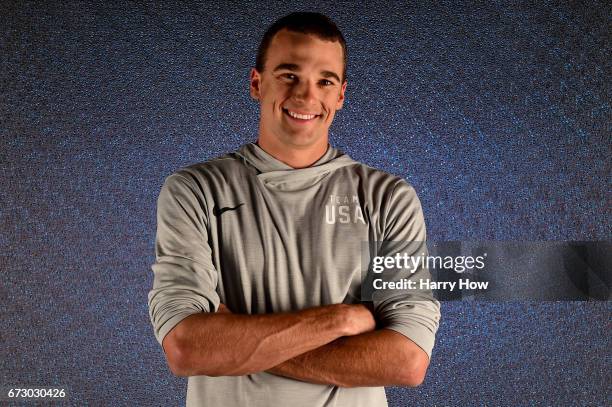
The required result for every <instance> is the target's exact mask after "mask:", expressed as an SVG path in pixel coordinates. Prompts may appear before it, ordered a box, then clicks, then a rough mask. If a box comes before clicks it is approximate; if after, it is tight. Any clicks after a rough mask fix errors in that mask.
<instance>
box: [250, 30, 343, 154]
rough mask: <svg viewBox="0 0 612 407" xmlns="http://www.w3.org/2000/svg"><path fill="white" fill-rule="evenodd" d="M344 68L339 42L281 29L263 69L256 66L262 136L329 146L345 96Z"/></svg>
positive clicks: (279, 143)
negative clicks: (333, 123) (330, 132)
mask: <svg viewBox="0 0 612 407" xmlns="http://www.w3.org/2000/svg"><path fill="white" fill-rule="evenodd" d="M343 68H344V60H343V52H342V46H341V45H340V43H339V42H330V41H323V40H321V39H319V38H317V37H315V36H313V35H306V34H300V33H295V32H291V31H288V30H281V31H279V32H278V33H277V34H276V35H275V36H274V37H273V38H272V41H271V42H270V46H269V48H268V50H267V54H266V61H265V67H264V72H262V73H260V72H258V71H257V70H256V69H252V70H251V96H252V97H253V98H255V99H257V100H259V103H260V108H261V117H260V124H259V140H260V142H264V143H267V144H269V145H270V144H273V145H274V146H275V147H277V148H282V147H288V148H308V147H316V146H325V148H326V147H327V142H328V130H329V126H330V125H331V123H332V121H333V119H334V115H335V114H336V110H339V109H341V108H342V103H343V102H344V91H345V89H346V81H344V83H342V82H341V78H342V73H343Z"/></svg>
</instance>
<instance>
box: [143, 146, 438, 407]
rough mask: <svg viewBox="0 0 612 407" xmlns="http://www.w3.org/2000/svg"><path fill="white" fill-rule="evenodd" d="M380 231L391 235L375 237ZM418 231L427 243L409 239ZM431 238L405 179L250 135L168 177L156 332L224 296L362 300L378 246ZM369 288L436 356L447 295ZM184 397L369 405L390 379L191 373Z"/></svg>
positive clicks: (382, 312) (273, 301)
mask: <svg viewBox="0 0 612 407" xmlns="http://www.w3.org/2000/svg"><path fill="white" fill-rule="evenodd" d="M382 241H391V242H392V243H391V244H387V245H381V244H378V243H374V244H372V243H373V242H382ZM364 242H365V246H364ZM368 242H369V243H368ZM414 242H420V243H418V244H417V245H416V246H414V247H416V248H411V244H412V245H414V244H415V243H414ZM424 242H425V223H424V220H423V214H422V210H421V205H420V202H419V200H418V198H417V195H416V193H415V191H414V189H413V188H412V187H411V186H410V185H409V184H407V183H406V182H405V181H404V180H403V179H401V178H398V177H396V176H393V175H390V174H388V173H385V172H383V171H380V170H376V169H373V168H371V167H368V166H366V165H364V164H361V163H358V162H356V161H354V160H352V159H351V158H350V157H349V156H348V155H346V154H344V153H342V152H341V151H339V150H337V149H335V148H333V147H331V146H328V149H327V152H326V153H325V154H324V155H323V157H321V158H320V159H319V160H318V161H317V162H316V163H315V164H313V165H312V166H310V167H308V168H303V169H294V168H291V167H290V166H288V165H286V164H284V163H282V162H281V161H279V160H277V159H276V158H274V157H272V156H271V155H269V154H268V153H266V152H265V151H264V150H263V149H261V148H260V147H259V146H258V145H256V144H247V145H244V146H243V147H241V148H240V149H239V150H238V151H237V152H235V153H231V154H227V155H225V156H222V157H219V158H217V159H214V160H211V161H208V162H205V163H199V164H195V165H191V166H189V167H186V168H183V169H181V170H179V171H177V172H175V173H174V174H172V175H170V176H169V177H167V178H166V180H165V182H164V185H163V187H162V189H161V192H160V195H159V199H158V207H157V236H156V245H155V250H156V262H155V264H154V265H153V266H152V269H153V273H154V283H153V289H152V290H151V291H150V293H149V296H148V301H149V314H150V317H151V322H152V324H153V327H154V332H155V336H156V338H157V340H158V342H159V343H160V344H161V343H162V341H163V339H164V337H165V336H166V334H167V333H168V332H169V331H170V330H171V329H172V328H173V327H174V326H175V325H176V324H178V323H179V322H180V321H181V320H183V319H184V318H185V317H187V316H189V315H191V314H194V313H200V312H215V311H217V309H218V307H219V303H223V304H226V305H227V306H228V307H229V308H230V309H231V310H232V312H235V313H242V314H262V313H275V312H286V311H297V310H301V309H304V308H308V307H314V306H320V305H328V304H335V303H349V304H352V303H359V302H360V301H361V300H362V296H361V293H362V284H364V282H363V281H364V280H363V278H362V275H363V274H364V273H362V270H363V269H364V268H365V269H367V267H368V261H369V259H370V258H371V257H372V256H373V255H378V256H392V255H394V253H397V252H401V251H402V250H404V251H405V250H408V249H409V250H411V251H414V252H416V251H418V252H419V253H420V252H423V251H426V246H425V243H424ZM364 247H365V248H366V250H365V251H366V252H367V253H364V250H363V249H364ZM371 247H373V248H374V249H372V251H374V252H375V253H371V252H370V250H368V248H371ZM364 259H365V260H364ZM364 264H365V266H364ZM395 271H396V273H395V274H393V277H390V278H393V279H395V278H397V279H400V278H412V279H422V278H428V276H429V272H428V270H427V269H423V268H421V269H419V270H418V271H417V272H416V273H410V272H405V273H403V272H402V271H401V270H400V271H398V270H395ZM368 299H372V300H373V305H374V312H375V317H376V320H377V323H378V324H379V326H380V327H381V329H391V330H394V331H396V332H399V333H400V334H402V335H404V336H406V337H407V338H409V339H411V340H412V341H414V342H415V343H416V344H417V345H418V346H420V347H421V348H422V349H423V350H425V352H427V354H428V355H429V356H431V351H432V348H433V345H434V337H435V333H436V331H437V329H438V322H439V317H440V305H439V303H438V302H437V301H436V300H435V299H434V298H433V296H432V295H431V292H430V291H422V292H418V293H409V292H406V291H398V290H379V291H377V292H375V293H374V294H373V296H372V298H368ZM228 346H231V344H228ZM187 405H188V406H207V407H208V406H255V407H257V406H266V407H267V406H287V405H291V406H292V407H299V406H307V407H318V406H336V407H341V406H347V407H348V406H350V407H359V406H364V407H365V406H368V407H372V406H386V405H387V401H386V397H385V391H384V388H383V387H355V388H343V387H337V386H332V385H321V384H311V383H306V382H302V381H298V380H294V379H290V378H286V377H280V376H276V375H273V374H270V373H266V372H260V373H256V374H250V375H246V376H221V377H210V376H192V377H189V379H188V388H187Z"/></svg>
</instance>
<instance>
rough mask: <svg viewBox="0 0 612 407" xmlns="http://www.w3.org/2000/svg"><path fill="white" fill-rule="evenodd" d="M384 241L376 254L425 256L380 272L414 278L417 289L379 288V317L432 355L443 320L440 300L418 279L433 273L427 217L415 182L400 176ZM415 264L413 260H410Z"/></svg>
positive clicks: (376, 301)
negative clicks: (429, 260)
mask: <svg viewBox="0 0 612 407" xmlns="http://www.w3.org/2000/svg"><path fill="white" fill-rule="evenodd" d="M386 212H387V213H386V214H385V216H384V220H383V222H384V231H383V241H382V242H380V243H381V245H380V249H378V252H377V256H383V257H396V256H397V255H398V254H399V255H400V256H402V257H404V256H408V257H409V258H413V259H415V260H417V261H418V260H419V259H423V261H421V262H420V263H419V266H417V267H412V268H411V267H406V263H402V267H390V268H389V267H385V268H384V271H382V274H381V275H380V276H381V277H382V278H383V280H384V281H389V282H396V283H402V282H407V281H414V282H415V283H413V284H414V285H415V287H416V288H414V289H379V290H375V291H374V293H373V295H372V300H373V305H374V312H375V315H376V319H377V321H378V322H379V323H380V324H381V325H382V327H384V328H386V329H391V330H393V331H396V332H398V333H400V334H402V335H404V336H406V337H407V338H408V339H410V340H412V341H413V342H414V343H416V344H417V345H418V346H419V347H421V348H422V349H423V350H424V351H425V352H426V353H427V355H428V356H429V357H430V358H431V352H432V350H433V346H434V341H435V334H436V331H437V330H438V326H439V321H440V303H439V302H438V301H437V300H436V299H435V298H434V296H433V293H432V292H431V290H429V289H421V288H420V284H419V281H420V280H428V279H430V278H431V274H430V273H429V270H428V269H427V267H426V262H425V261H424V259H425V258H426V257H427V256H428V251H427V245H426V232H425V220H424V218H423V211H422V209H421V203H420V201H419V199H418V197H417V194H416V192H415V190H414V188H413V187H412V186H410V185H409V184H408V183H406V181H404V180H400V181H399V182H398V183H397V184H396V185H395V188H394V190H393V192H392V194H391V198H390V200H389V201H388V202H386ZM408 264H412V263H408Z"/></svg>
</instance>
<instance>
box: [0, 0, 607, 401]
mask: <svg viewBox="0 0 612 407" xmlns="http://www.w3.org/2000/svg"><path fill="white" fill-rule="evenodd" d="M50 3H54V2H42V1H41V2H29V1H12V0H11V1H6V0H5V1H2V2H1V3H0V17H1V22H0V27H1V28H0V53H1V58H0V162H1V163H2V165H1V167H0V181H1V184H0V185H1V187H0V202H1V204H0V271H1V273H2V284H1V285H0V298H1V299H2V300H1V311H0V313H1V314H0V315H2V325H3V326H2V330H0V340H1V346H0V358H1V359H0V361H1V366H0V386H11V385H21V386H24V385H28V384H29V385H47V386H50V385H58V386H60V385H61V386H64V387H66V388H67V389H68V390H69V392H70V397H71V398H70V402H69V403H70V404H73V405H84V404H90V405H126V406H127V405H129V406H133V405H143V406H150V405H181V404H183V403H184V397H185V390H186V380H185V379H181V378H176V377H173V376H172V375H171V374H170V373H169V371H168V369H167V367H166V365H165V361H164V358H163V354H162V351H161V349H160V348H159V345H158V344H157V342H156V341H155V339H154V337H153V333H152V328H151V326H150V323H149V320H148V314H147V305H146V294H147V292H148V290H149V289H150V287H151V284H152V273H151V271H150V265H151V264H152V262H153V261H154V238H155V203H156V199H157V195H158V193H159V189H160V187H161V184H162V181H163V179H164V178H165V177H166V176H167V175H169V174H170V173H172V172H173V171H175V170H176V169H178V168H180V167H182V166H184V165H187V164H191V163H194V162H198V161H203V160H207V159H209V158H212V157H215V156H218V155H221V154H223V153H225V152H228V151H232V150H235V149H236V148H238V147H239V146H240V145H242V144H244V143H246V142H249V141H254V140H255V137H256V130H257V118H258V106H257V105H256V103H255V102H254V101H252V100H251V99H250V98H249V96H248V72H249V68H250V67H251V66H252V65H253V64H254V60H255V52H256V47H257V44H258V41H259V39H260V37H261V35H262V34H263V31H264V29H265V27H266V26H267V25H268V24H269V23H271V22H272V21H273V20H275V19H276V18H278V17H280V16H282V15H284V14H287V13H289V12H291V11H296V10H304V7H303V6H302V4H301V3H298V2H276V3H274V2H261V3H250V4H248V5H247V4H243V3H241V2H225V1H217V2H210V3H206V4H196V3H191V2H171V3H162V2H160V3H158V4H156V3H154V2H132V1H130V2H102V1H93V2H78V3H76V2H75V3H68V2H62V3H61V4H55V5H50ZM292 3H293V4H292ZM308 10H317V11H321V12H324V13H326V14H328V15H329V16H330V17H332V18H333V19H334V20H335V21H336V22H337V24H338V25H339V27H340V28H341V29H342V30H343V32H344V35H345V37H346V39H347V42H348V47H349V66H348V81H349V85H348V88H347V101H346V104H345V108H344V109H343V111H342V112H340V114H339V115H338V116H337V118H336V121H335V123H334V125H333V127H332V142H333V143H334V144H335V145H336V146H337V147H338V148H340V149H342V150H344V151H346V152H347V153H348V154H349V155H351V156H352V157H353V158H354V159H357V160H360V161H363V162H365V163H367V164H369V165H372V166H374V167H378V168H380V169H383V170H386V171H388V172H391V173H394V174H397V175H400V176H403V177H405V178H406V179H407V180H408V181H409V182H411V183H412V184H413V185H414V186H415V188H416V190H417V191H418V193H419V196H420V198H421V201H422V204H423V208H424V212H425V216H426V220H427V225H428V232H429V239H430V240H472V241H474V240H523V241H536V240H541V241H546V240H549V241H552V240H557V241H565V240H586V241H590V240H610V222H609V219H610V209H609V208H610V202H611V199H610V172H611V171H610V150H611V142H610V126H611V120H610V119H611V109H610V85H609V84H610V73H611V69H610V58H609V55H610V54H611V50H610V48H611V47H610V16H611V15H612V13H611V7H610V5H609V3H606V2H585V3H578V2H571V3H569V4H568V3H561V4H560V3H557V2H542V4H540V5H537V6H534V5H527V4H526V3H522V2H512V3H510V4H506V3H500V2H488V3H487V4H486V5H478V6H476V5H465V3H463V2H457V3H456V4H451V3H447V2H443V3H438V2H436V5H433V3H432V4H422V5H421V4H419V5H415V4H411V5H408V4H404V3H403V2H402V3H400V2H398V3H393V2H389V3H383V2H354V3H340V2H334V5H333V6H330V5H329V3H328V2H322V1H315V2H309V7H308ZM610 311H611V307H610V302H609V301H600V302H546V303H542V302H513V303H499V302H495V303H479V302H473V301H462V302H445V303H443V308H442V312H443V319H442V322H441V326H440V330H439V334H438V341H437V347H436V348H435V350H434V355H433V359H432V362H431V366H430V369H429V372H428V376H427V379H426V381H425V383H424V384H423V385H422V386H421V387H418V388H415V389H409V388H388V392H387V394H388V398H389V403H390V405H391V406H433V405H436V406H470V405H491V406H492V405H494V406H506V405H507V406H514V405H554V406H576V405H605V404H608V405H610V404H611V402H612V396H611V391H610V390H611V375H610V365H611V363H610V362H611V351H610V349H612V346H611V345H612V344H611V343H610V342H611V341H610V331H611V329H610V328H611V324H610V320H611V318H610V316H611V313H610Z"/></svg>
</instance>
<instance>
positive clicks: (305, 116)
mask: <svg viewBox="0 0 612 407" xmlns="http://www.w3.org/2000/svg"><path fill="white" fill-rule="evenodd" d="M282 110H283V114H284V115H285V116H287V117H289V118H290V119H292V120H293V121H294V122H297V123H310V122H313V121H314V120H316V119H318V118H319V117H321V116H322V115H320V114H314V113H298V112H294V111H293V110H289V109H285V108H283V109H282Z"/></svg>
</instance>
